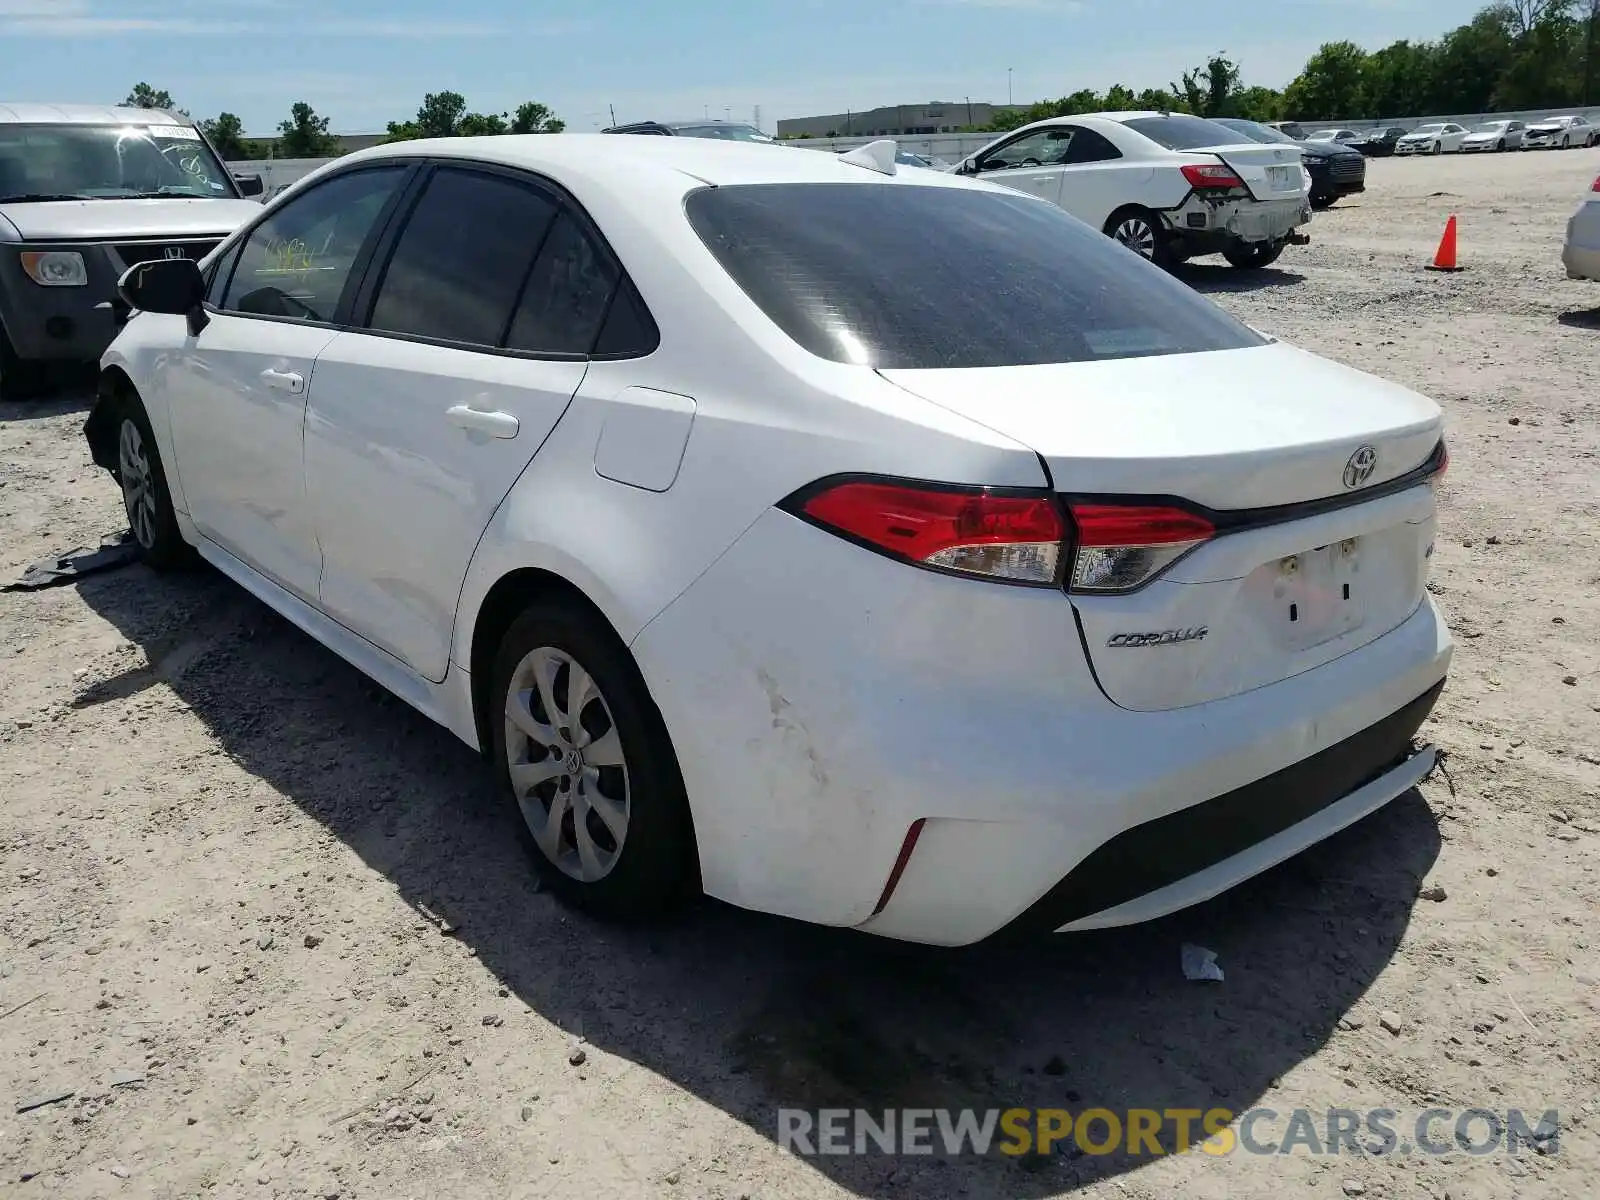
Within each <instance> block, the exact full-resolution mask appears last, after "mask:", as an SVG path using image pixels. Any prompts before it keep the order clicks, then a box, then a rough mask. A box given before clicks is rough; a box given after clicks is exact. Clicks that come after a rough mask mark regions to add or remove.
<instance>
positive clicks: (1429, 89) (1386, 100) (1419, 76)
mask: <svg viewBox="0 0 1600 1200" xmlns="http://www.w3.org/2000/svg"><path fill="white" fill-rule="evenodd" d="M1438 58H1439V50H1438V48H1437V47H1436V46H1434V45H1433V43H1431V42H1409V41H1398V42H1395V43H1393V44H1391V45H1388V46H1385V47H1384V48H1383V49H1382V50H1378V51H1375V52H1374V53H1372V54H1369V55H1368V56H1367V60H1366V62H1365V63H1363V64H1362V66H1361V92H1362V96H1363V101H1362V108H1363V110H1364V112H1365V113H1366V115H1367V116H1369V117H1376V118H1378V119H1379V120H1381V119H1383V118H1384V117H1401V116H1406V115H1408V114H1412V113H1423V112H1427V111H1428V110H1429V108H1431V107H1432V106H1433V96H1434V91H1435V89H1436V87H1437V86H1438V83H1437V79H1436V78H1435V77H1436V75H1437V73H1438Z"/></svg>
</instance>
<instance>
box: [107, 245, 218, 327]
mask: <svg viewBox="0 0 1600 1200" xmlns="http://www.w3.org/2000/svg"><path fill="white" fill-rule="evenodd" d="M117 294H118V295H119V296H120V297H121V298H122V301H123V303H125V304H126V305H127V306H128V307H129V308H132V309H138V310H139V311H141V312H151V313H166V314H168V315H170V316H176V317H188V318H189V333H190V334H191V335H192V336H199V333H200V331H201V330H202V329H204V328H205V327H206V326H207V325H208V324H210V323H211V318H210V317H208V316H206V310H205V298H206V281H205V276H203V275H202V274H200V264H199V263H197V262H195V261H194V259H192V258H157V259H152V260H151V261H150V262H142V263H137V264H135V265H134V266H131V267H129V268H128V269H127V271H126V272H125V273H124V274H123V276H122V278H121V279H119V280H117Z"/></svg>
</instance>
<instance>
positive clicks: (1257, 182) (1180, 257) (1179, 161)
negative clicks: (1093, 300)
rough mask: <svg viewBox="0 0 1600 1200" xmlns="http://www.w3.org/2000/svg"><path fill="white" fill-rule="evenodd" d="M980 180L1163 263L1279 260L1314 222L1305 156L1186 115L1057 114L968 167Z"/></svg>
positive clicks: (1244, 264) (1249, 264) (963, 169)
mask: <svg viewBox="0 0 1600 1200" xmlns="http://www.w3.org/2000/svg"><path fill="white" fill-rule="evenodd" d="M957 171H958V173H960V174H964V175H980V176H982V177H983V178H985V179H988V180H991V181H993V182H995V183H1003V184H1005V185H1006V186H1007V187H1011V188H1016V189H1017V190H1018V191H1023V192H1028V193H1029V194H1030V195H1034V196H1039V197H1041V198H1042V199H1045V200H1048V201H1050V202H1051V203H1052V204H1057V205H1059V206H1060V207H1062V208H1064V209H1066V210H1067V211H1068V212H1069V213H1071V214H1072V215H1073V216H1075V217H1077V218H1078V219H1079V220H1081V221H1083V222H1085V223H1087V224H1088V225H1090V226H1092V227H1093V228H1095V229H1099V230H1101V231H1102V232H1104V233H1106V234H1109V235H1110V236H1112V237H1114V238H1116V239H1117V240H1118V241H1119V242H1121V243H1122V244H1123V245H1125V246H1127V247H1128V248H1129V249H1130V250H1133V251H1135V252H1136V253H1138V254H1139V255H1140V256H1142V257H1144V258H1146V259H1149V260H1150V261H1152V262H1155V263H1158V264H1160V265H1162V266H1170V265H1171V264H1173V263H1176V262H1182V261H1184V260H1186V259H1189V258H1195V257H1199V256H1201V255H1206V254H1221V255H1222V256H1223V257H1225V258H1226V259H1227V260H1228V262H1230V263H1232V264H1233V265H1234V266H1236V267H1240V268H1244V269H1253V268H1257V267H1264V266H1266V265H1267V264H1269V263H1271V262H1273V261H1275V260H1276V259H1277V258H1278V256H1279V255H1280V254H1282V253H1283V248H1284V247H1285V246H1287V245H1288V244H1289V243H1290V242H1292V241H1296V240H1298V241H1306V240H1308V239H1307V238H1306V237H1305V235H1304V234H1302V233H1300V232H1299V229H1300V227H1301V226H1302V225H1305V224H1306V223H1307V222H1308V221H1310V220H1311V203H1310V200H1309V198H1308V196H1307V192H1308V190H1309V188H1308V177H1307V176H1306V174H1305V169H1304V167H1303V166H1302V165H1301V162H1300V151H1299V150H1298V149H1297V148H1296V147H1294V146H1291V145H1262V144H1259V143H1256V142H1251V141H1248V140H1245V139H1242V138H1241V137H1240V135H1239V134H1238V133H1236V132H1235V131H1234V130H1231V129H1228V128H1227V127H1225V126H1222V125H1215V124H1213V123H1212V122H1210V121H1205V120H1202V119H1200V118H1199V117H1191V116H1187V115H1185V114H1182V113H1157V112H1121V113H1099V114H1094V115H1089V116H1081V117H1052V118H1051V119H1049V120H1046V121H1036V122H1034V123H1033V124H1031V125H1025V126H1023V127H1022V128H1021V129H1018V130H1016V131H1015V132H1014V133H1009V134H1006V135H1005V136H1004V137H1001V138H999V139H997V140H996V141H994V142H991V143H990V144H989V145H988V146H985V147H984V148H983V149H982V150H980V151H978V153H976V154H974V155H972V156H971V157H970V158H968V159H966V160H965V161H964V162H963V163H962V164H961V165H960V167H958V168H957Z"/></svg>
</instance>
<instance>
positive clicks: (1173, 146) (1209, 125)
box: [1123, 113, 1239, 150]
mask: <svg viewBox="0 0 1600 1200" xmlns="http://www.w3.org/2000/svg"><path fill="white" fill-rule="evenodd" d="M1123 124H1124V125H1126V126H1127V127H1128V128H1129V129H1131V130H1133V131H1134V132H1135V133H1142V134H1144V136H1145V137H1147V138H1149V139H1150V140H1151V141H1152V142H1156V143H1158V144H1159V145H1162V146H1165V147H1166V148H1167V149H1168V150H1198V149H1200V148H1201V147H1202V146H1236V145H1238V144H1239V135H1238V134H1237V133H1235V132H1234V131H1233V130H1231V129H1229V128H1227V127H1226V126H1223V125H1218V124H1217V123H1216V122H1215V121H1206V120H1203V119H1201V118H1200V117H1186V116H1183V115H1182V114H1180V113H1173V114H1172V115H1171V116H1166V117H1131V118H1129V119H1128V120H1126V121H1124V122H1123Z"/></svg>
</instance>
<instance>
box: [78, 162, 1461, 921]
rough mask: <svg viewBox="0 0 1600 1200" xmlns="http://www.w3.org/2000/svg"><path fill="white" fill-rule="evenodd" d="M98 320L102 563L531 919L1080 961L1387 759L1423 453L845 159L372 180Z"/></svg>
mask: <svg viewBox="0 0 1600 1200" xmlns="http://www.w3.org/2000/svg"><path fill="white" fill-rule="evenodd" d="M122 290H123V293H124V298H125V300H126V302H127V303H128V304H129V305H130V306H131V307H132V309H133V312H132V315H131V318H130V319H129V320H128V321H127V324H126V326H125V328H124V329H123V330H122V331H121V333H120V335H119V336H118V337H117V340H116V341H115V343H114V344H113V345H112V347H111V349H110V351H109V352H108V353H107V354H106V356H105V358H104V360H103V364H102V366H103V374H102V380H101V387H100V393H99V398H98V400H97V403H96V405H95V408H94V410H93V411H92V413H91V415H90V417H89V420H88V421H87V423H86V426H85V435H86V437H87V439H88V441H89V445H90V447H91V450H92V453H93V456H94V460H95V461H96V462H97V463H98V464H100V465H101V466H103V467H106V468H107V469H108V470H109V471H111V472H112V474H113V475H114V476H115V477H116V478H117V479H118V481H119V482H120V484H121V488H122V493H123V501H124V506H125V508H126V509H127V511H128V514H129V521H130V524H131V526H132V529H133V531H134V534H135V538H136V541H137V544H138V546H139V548H140V551H141V553H142V555H143V556H144V558H145V559H146V561H148V562H149V563H150V564H151V565H152V566H156V567H166V566H171V565H174V564H178V563H181V562H183V561H184V560H185V559H186V558H188V557H189V556H190V555H192V554H195V553H198V555H199V557H201V558H203V559H204V560H205V561H207V562H209V563H210V564H212V565H213V566H214V567H215V568H216V569H217V570H219V571H221V572H222V573H223V574H224V575H226V576H228V577H229V578H231V579H232V580H234V581H236V582H237V583H238V584H240V585H241V586H243V587H244V588H246V589H247V590H249V591H250V592H252V593H253V594H255V595H256V596H258V597H259V598H261V599H262V600H263V601H264V602H265V603H267V604H268V605H270V606H271V607H273V608H274V609H276V610H277V611H278V612H280V613H282V614H284V615H285V616H286V617H287V618H288V619H289V620H291V621H293V622H294V623H295V624H297V625H298V626H299V627H300V628H301V629H303V630H305V631H306V632H308V633H309V634H310V635H311V636H312V637H314V638H315V639H317V640H319V641H320V642H322V643H323V644H324V645H326V646H328V647H330V648H331V649H332V650H333V651H334V652H335V653H337V654H339V655H341V656H342V657H344V658H345V659H347V660H348V661H349V662H351V663H353V664H354V665H355V666H357V667H358V668H359V669H361V670H362V671H364V672H366V673H367V674H368V675H370V676H371V677H372V678H373V679H374V680H376V681H377V682H379V683H380V684H382V685H383V686H385V687H387V688H388V689H390V690H392V691H393V692H394V693H395V694H396V695H398V696H400V697H402V698H403V699H404V700H406V701H407V702H409V703H410V704H412V705H414V706H415V707H416V708H417V709H419V710H420V711H421V712H423V713H424V714H426V715H428V716H429V717H431V718H432V719H434V720H436V721H438V722H439V723H441V724H442V725H444V726H446V727H447V728H448V729H450V730H452V731H453V732H454V733H455V735H456V736H457V737H459V738H460V740H461V741H463V742H465V743H466V744H467V745H469V746H472V747H474V748H477V749H478V750H480V751H482V752H483V753H484V754H485V755H486V756H487V758H488V761H489V764H490V767H491V769H492V771H493V772H494V775H495V778H496V780H497V782H498V786H499V788H500V789H501V791H502V793H503V795H504V796H505V798H506V803H507V804H508V805H512V806H514V807H515V809H516V810H517V811H518V812H519V813H520V818H521V819H520V822H519V828H521V829H523V830H525V831H526V833H527V835H528V842H529V849H530V853H531V856H532V862H533V865H534V868H535V869H536V870H538V871H539V872H540V873H541V874H542V875H543V877H544V878H546V879H547V880H548V881H549V882H550V884H551V886H552V887H553V888H554V889H555V890H556V891H558V893H559V894H560V895H561V896H563V897H565V898H566V899H568V900H569V901H571V902H573V903H576V904H579V905H583V906H587V907H589V908H591V909H593V910H596V911H600V912H605V913H612V914H616V915H619V916H624V917H625V916H635V915H650V914H654V913H657V912H661V911H665V910H666V909H667V908H668V907H669V906H670V904H671V902H673V901H674V900H676V899H679V898H681V897H685V896H689V895H692V894H694V893H697V892H705V893H709V894H710V895H713V896H716V897H719V898H721V899H723V900H726V901H729V902H731V903H733V904H736V905H742V906H744V907H747V908H750V909H757V910H761V911H765V912H771V913H779V914H783V915H785V916H789V917H794V918H799V919H801V920H805V921H811V922H818V923H821V924H825V925H832V926H839V927H848V928H853V929H859V930H864V931H866V932H870V933H874V934H881V935H884V936H888V937H893V938H902V939H910V940H916V941H921V942H928V943H938V944H945V945H957V944H965V943H970V942H975V941H978V940H980V939H983V938H986V937H988V936H990V935H992V934H995V933H997V932H999V931H1001V930H1030V929H1038V930H1076V929H1086V928H1093V927H1099V926H1110V925H1122V924H1128V923H1131V922H1136V921H1141V920H1145V919H1147V918H1151V917H1155V916H1158V915H1160V914H1162V913H1167V912H1171V911H1174V910H1176V909H1178V908H1181V907H1183V906H1186V905H1189V904H1192V903H1194V902H1197V901H1200V900H1203V899H1205V898H1207V897H1209V896H1212V895H1215V894H1217V893H1218V892H1220V891H1222V890H1224V889H1225V888H1228V887H1229V886H1231V885H1233V884H1235V883H1238V882H1239V881H1241V880H1244V879H1246V878H1248V877H1250V876H1253V875H1255V874H1257V873H1259V872H1261V871H1263V870H1266V869H1267V868H1269V867H1271V866H1272V865H1273V864H1275V863H1278V862H1281V861H1282V860H1284V859H1285V858H1288V857H1289V856H1291V855H1293V854H1295V853H1297V852H1299V851H1301V850H1303V849H1305V848H1306V847H1308V846H1311V845H1312V844H1314V843H1316V842H1318V841H1320V840H1321V839H1323V838H1326V837H1328V836H1329V835H1330V834H1332V833H1334V832H1335V831H1336V830H1338V829H1341V828H1343V827H1345V826H1347V825H1349V824H1351V823H1352V822H1355V821H1357V820H1359V819H1361V818H1362V817H1364V816H1366V815H1367V814H1369V813H1372V812H1374V811H1376V810H1377V809H1379V808H1381V807H1382V806H1383V805H1385V804H1386V803H1387V802H1388V801H1390V800H1391V799H1393V798H1394V797H1396V796H1398V795H1400V794H1401V793H1403V792H1405V791H1407V790H1408V789H1410V788H1412V787H1413V786H1415V785H1416V784H1417V783H1418V781H1419V780H1421V779H1422V778H1423V777H1424V776H1425V775H1426V774H1427V773H1428V772H1429V771H1430V770H1431V769H1432V767H1433V764H1434V762H1435V759H1436V753H1435V751H1434V750H1433V749H1432V748H1431V747H1428V746H1425V745H1419V744H1418V743H1417V742H1416V741H1415V740H1414V738H1415V735H1416V734H1417V733H1418V730H1419V727H1420V726H1421V724H1422V722H1423V720H1424V718H1425V717H1426V716H1427V714H1428V712H1429V710H1430V709H1431V708H1432V706H1433V704H1434V701H1435V698H1436V697H1437V696H1438V694H1439V691H1440V689H1441V688H1442V687H1443V684H1444V680H1445V676H1446V671H1447V667H1448V665H1449V661H1450V656H1451V642H1450V638H1449V635H1448V633H1447V631H1446V629H1445V626H1444V623H1443V621H1442V620H1441V618H1440V615H1439V613H1438V611H1437V610H1436V609H1435V607H1434V605H1433V602H1432V598H1431V597H1430V595H1429V594H1428V592H1427V589H1426V586H1425V584H1426V580H1427V575H1428V567H1429V562H1430V558H1431V556H1432V553H1433V545H1434V528H1435V489H1436V485H1437V482H1438V480H1439V479H1440V477H1441V474H1442V472H1443V471H1444V469H1445V463H1446V456H1445V451H1444V441H1443V437H1442V427H1441V414H1440V410H1439V408H1438V407H1437V406H1436V405H1435V404H1434V403H1433V402H1432V401H1430V400H1428V399H1426V398H1424V397H1422V396H1420V395H1417V394H1415V393H1413V392H1411V391H1408V390H1406V389H1405V388H1403V387H1399V386H1397V385H1395V384H1390V383H1385V382H1383V381H1381V380H1378V379H1375V378H1372V377H1370V376H1368V375H1365V374H1362V373H1360V372H1358V371H1355V370H1353V369H1351V368H1348V367H1345V366H1341V365H1339V364H1337V363H1334V362H1330V361H1327V360H1325V359H1321V358H1317V357H1316V356H1314V355H1311V354H1308V353H1306V352H1304V351H1301V350H1297V349H1294V348H1292V347H1289V346H1287V345H1284V344H1282V343H1280V342H1277V341H1275V340H1273V339H1271V338H1268V337H1265V336H1263V335H1261V334H1258V333H1256V332H1254V331H1253V330H1251V329H1249V328H1248V327H1246V326H1245V325H1243V324H1241V323H1240V322H1238V321H1236V320H1235V319H1234V318H1232V317H1231V316H1229V315H1227V314H1226V313H1224V312H1223V311H1222V310H1221V309H1220V308H1218V307H1216V306H1215V305H1213V304H1212V303H1211V302H1210V301H1209V300H1207V299H1205V298H1204V297H1203V296H1200V295H1199V294H1197V293H1196V292H1194V291H1193V290H1191V289H1190V288H1188V287H1187V286H1185V285H1184V284H1182V283H1180V282H1178V281H1176V280H1174V279H1172V278H1171V277H1170V276H1168V275H1167V274H1165V273H1164V272H1162V271H1160V270H1159V269H1157V268H1156V267H1154V266H1152V265H1151V264H1149V263H1146V262H1141V261H1140V260H1139V259H1138V258H1136V257H1135V256H1133V255H1130V254H1127V253H1126V252H1125V251H1124V250H1123V249H1122V248H1121V247H1119V246H1117V245H1115V244H1113V243H1112V242H1111V241H1109V240H1107V239H1106V238H1104V237H1102V236H1101V235H1100V234H1099V233H1098V232H1096V231H1094V230H1091V229H1089V228H1087V227H1086V226H1084V225H1083V224H1081V223H1079V222H1077V221H1075V220H1073V219H1071V218H1070V217H1068V216H1066V215H1065V214H1064V213H1062V212H1061V211H1060V210H1059V209H1058V208H1056V207H1054V206H1053V205H1050V204H1046V203H1042V202H1040V201H1039V200H1037V199H1035V198H1033V197H1029V196H1024V195H1019V194H1018V193H1016V192H1014V191H1012V190H1010V189H1007V188H1002V187H997V186H993V185H990V184H987V183H984V182H981V181H972V180H967V179H962V178H958V177H956V176H954V175H949V174H942V173H938V172H932V171H925V170H916V169H908V170H904V171H897V170H896V168H895V164H894V146H893V144H892V143H878V144H877V145H876V146H869V147H865V148H863V149H862V150H859V151H854V152H852V153H850V154H847V155H841V156H838V157H835V156H834V155H831V154H800V153H796V152H794V151H793V150H791V149H785V148H782V147H773V146H759V145H748V144H739V143H734V142H713V141H706V140H700V139H691V138H616V137H606V136H603V135H589V136H585V135H576V134H574V135H566V136H563V137H558V138H554V137H538V136H533V137H504V138H496V137H484V138H451V139H447V140H442V141H417V142H407V143H402V144H398V145H393V146H382V147H376V148H373V149H370V150H364V151H359V152H357V153H354V154H351V155H347V156H346V157H344V158H341V159H338V160H336V161H334V162H333V163H330V164H329V165H328V166H326V167H324V168H322V169H321V170H320V171H319V173H318V174H317V175H316V176H314V177H312V178H310V179H308V180H306V181H304V182H303V183H301V184H299V185H297V186H296V188H295V189H294V190H292V191H291V192H289V193H287V194H286V195H284V196H282V197H280V198H279V199H278V200H277V201H275V202H274V203H272V204H271V205H268V206H267V208H266V209H265V210H264V211H263V212H262V213H261V215H260V216H259V217H256V218H254V219H253V220H252V223H251V224H250V225H249V226H248V227H246V228H244V229H242V230H241V231H240V232H239V233H237V234H236V235H235V236H233V237H232V238H230V239H229V240H228V241H227V242H225V243H224V244H223V245H222V246H221V247H220V248H219V249H218V250H217V251H216V252H214V253H213V254H212V255H210V256H209V257H208V258H207V259H206V260H205V261H204V262H203V263H194V262H187V261H181V260H180V261H161V260H157V261H154V262H150V263H146V264H143V265H141V266H140V267H138V268H136V269H134V270H133V271H131V272H130V273H129V274H128V275H127V276H126V277H125V278H124V280H123V283H122Z"/></svg>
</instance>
